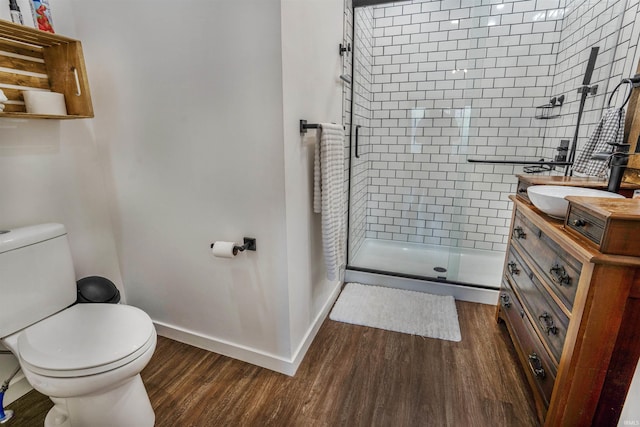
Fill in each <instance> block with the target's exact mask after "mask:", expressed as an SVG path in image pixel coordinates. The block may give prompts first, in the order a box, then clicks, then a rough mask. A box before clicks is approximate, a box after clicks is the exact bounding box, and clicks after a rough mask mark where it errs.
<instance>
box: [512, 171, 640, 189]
mask: <svg viewBox="0 0 640 427" xmlns="http://www.w3.org/2000/svg"><path fill="white" fill-rule="evenodd" d="M516 176H517V177H518V179H520V180H521V181H524V182H527V183H529V184H531V185H571V186H573V187H587V188H596V189H606V188H607V185H608V181H607V180H604V179H598V178H594V177H578V176H533V175H516ZM620 188H622V189H628V190H636V189H639V188H640V184H632V183H629V182H623V183H622V184H620Z"/></svg>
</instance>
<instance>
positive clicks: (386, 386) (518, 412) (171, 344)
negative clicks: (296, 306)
mask: <svg viewBox="0 0 640 427" xmlns="http://www.w3.org/2000/svg"><path fill="white" fill-rule="evenodd" d="M456 305H457V309H458V316H459V319H460V328H461V332H462V341H461V342H459V343H455V342H450V341H441V340H436V339H428V338H421V337H416V336H411V335H405V334H400V333H396V332H389V331H383V330H379V329H373V328H366V327H362V326H356V325H349V324H345V323H338V322H334V321H331V320H329V319H327V320H326V321H325V322H324V324H323V325H322V327H321V329H320V331H319V332H318V335H317V337H316V339H315V340H314V342H313V344H312V345H311V348H310V349H309V352H308V353H307V355H306V357H305V359H304V361H303V363H302V365H301V366H300V368H299V369H298V372H297V374H296V375H295V377H288V376H286V375H282V374H278V373H275V372H272V371H269V370H267V369H263V368H259V367H256V366H253V365H250V364H247V363H244V362H240V361H237V360H234V359H230V358H228V357H224V356H220V355H218V354H215V353H209V352H207V351H204V350H200V349H197V348H194V347H190V346H188V345H185V344H181V343H178V342H175V341H172V340H169V339H166V338H159V340H158V347H157V349H156V351H155V354H154V356H153V358H152V360H151V362H150V363H149V365H148V366H147V367H146V368H145V370H144V371H143V372H142V377H143V380H144V383H145V385H146V387H147V391H148V393H149V397H150V399H151V403H152V405H153V407H154V409H155V412H156V426H172V427H175V426H203V427H209V426H394V427H396V426H438V427H440V426H478V427H488V426H492V427H493V426H518V427H523V426H524V427H526V426H537V425H538V422H537V420H536V416H535V412H534V408H533V406H532V397H531V392H530V390H529V389H528V386H527V384H526V380H525V378H524V375H523V374H522V372H521V371H520V370H519V369H520V368H519V367H518V364H517V362H516V355H515V351H514V350H513V348H512V346H511V343H510V342H509V338H508V336H507V334H506V331H505V328H504V325H498V324H496V323H495V319H494V308H493V307H491V306H487V305H480V304H472V303H466V302H460V301H457V302H456ZM50 407H51V403H50V402H49V400H48V399H47V398H46V397H44V396H42V395H40V394H39V393H37V392H35V391H34V392H31V393H29V394H27V395H26V396H24V397H23V398H21V399H19V400H18V401H16V402H14V404H12V405H10V408H11V409H14V410H15V411H16V417H15V418H14V420H15V422H12V423H11V425H12V426H28V427H31V426H34V427H35V426H41V425H42V423H43V420H44V417H45V415H46V412H47V411H48V409H49V408H50Z"/></svg>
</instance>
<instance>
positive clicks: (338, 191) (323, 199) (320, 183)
mask: <svg viewBox="0 0 640 427" xmlns="http://www.w3.org/2000/svg"><path fill="white" fill-rule="evenodd" d="M317 134H318V140H317V141H316V150H315V160H314V167H313V211H314V212H315V213H321V214H322V247H323V252H324V261H325V264H326V266H327V278H328V279H329V280H338V278H339V276H340V267H341V266H342V264H343V263H344V256H345V247H344V246H345V242H344V240H345V235H344V232H345V218H344V215H345V209H344V194H343V186H344V130H343V129H342V126H340V125H334V124H330V123H322V124H320V126H319V127H318V132H317Z"/></svg>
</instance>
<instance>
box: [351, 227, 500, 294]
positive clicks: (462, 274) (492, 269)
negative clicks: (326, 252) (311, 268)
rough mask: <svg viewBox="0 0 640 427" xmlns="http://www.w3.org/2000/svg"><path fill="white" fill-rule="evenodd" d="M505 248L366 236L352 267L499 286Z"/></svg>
mask: <svg viewBox="0 0 640 427" xmlns="http://www.w3.org/2000/svg"><path fill="white" fill-rule="evenodd" d="M504 257H505V253H504V252H498V251H487V250H481V249H467V248H457V247H450V246H436V245H427V244H420V243H409V242H396V241H392V240H379V239H365V240H364V242H363V243H362V245H361V246H360V249H359V250H358V252H357V253H356V255H355V256H354V257H353V259H352V262H350V263H349V267H351V268H355V269H367V270H375V271H380V272H388V273H392V274H398V275H406V276H421V277H427V278H435V279H440V280H447V281H451V282H457V283H467V284H470V285H479V286H483V287H488V288H493V289H498V288H499V287H500V280H501V277H502V268H503V264H504Z"/></svg>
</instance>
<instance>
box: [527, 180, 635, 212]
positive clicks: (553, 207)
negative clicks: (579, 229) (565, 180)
mask: <svg viewBox="0 0 640 427" xmlns="http://www.w3.org/2000/svg"><path fill="white" fill-rule="evenodd" d="M527 194H528V195H529V200H531V203H533V205H534V206H535V207H536V208H538V209H540V210H541V211H542V212H544V213H546V214H547V215H549V216H551V217H553V218H557V219H564V217H565V216H566V215H567V208H568V207H569V202H568V201H566V200H565V199H564V198H565V197H566V196H583V197H609V198H615V199H624V196H621V195H620V194H616V193H610V192H608V191H602V190H594V189H593V188H584V187H571V186H566V185H532V186H531V187H529V188H527Z"/></svg>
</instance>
